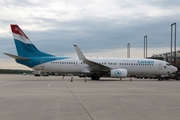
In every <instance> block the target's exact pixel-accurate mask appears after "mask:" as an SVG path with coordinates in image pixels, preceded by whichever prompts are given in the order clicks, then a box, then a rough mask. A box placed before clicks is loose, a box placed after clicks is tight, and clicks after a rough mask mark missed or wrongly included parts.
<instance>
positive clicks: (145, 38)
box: [144, 35, 147, 58]
mask: <svg viewBox="0 0 180 120" xmlns="http://www.w3.org/2000/svg"><path fill="white" fill-rule="evenodd" d="M144 58H147V35H146V36H144Z"/></svg>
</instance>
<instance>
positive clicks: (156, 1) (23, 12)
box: [0, 0, 180, 58]
mask: <svg viewBox="0 0 180 120" xmlns="http://www.w3.org/2000/svg"><path fill="white" fill-rule="evenodd" d="M179 5H180V2H179V1H178V0H174V1H173V2H172V1H170V0H151V1H144V0H136V1H130V0H123V1H122V0H111V1H108V0H86V1H82V0H76V1H74V0H64V1H57V0H52V1H51V2H49V1H48V0H43V1H42V0H24V1H20V0H7V1H0V7H1V11H2V12H0V17H1V21H0V26H1V27H0V41H1V46H0V51H2V52H9V53H13V54H16V49H15V46H14V42H13V39H12V34H11V30H10V27H9V24H11V23H15V24H18V25H19V26H20V27H21V28H22V29H23V31H25V33H26V34H27V35H28V37H29V38H30V39H31V41H32V42H33V43H34V44H35V45H36V46H37V47H38V48H39V49H40V50H42V51H45V52H48V53H52V54H57V55H73V54H74V53H75V50H74V48H73V44H77V45H79V47H80V48H81V49H82V50H83V51H84V52H85V53H92V54H95V53H97V52H98V53H99V54H100V53H101V52H102V53H103V54H105V53H108V51H116V50H117V51H118V50H120V51H126V46H127V43H131V48H132V49H133V50H134V51H136V50H139V52H140V53H141V52H142V50H143V44H144V43H143V42H144V41H143V40H144V36H145V35H147V36H148V48H149V50H153V49H162V50H164V52H169V51H170V25H171V24H172V23H174V22H176V23H177V41H178V35H179V34H180V31H179V29H180V27H179V25H178V24H179V22H180V18H179V17H178V16H179V15H180V8H179ZM49 46H53V47H49ZM178 46H180V44H179V42H177V47H178ZM164 48H167V49H164ZM104 51H105V52H104ZM154 52H156V51H154ZM157 52H158V51H157ZM133 54H134V55H136V56H137V57H142V55H138V54H136V53H133ZM148 55H149V54H148ZM107 56H113V55H112V54H107ZM149 56H150V55H149ZM0 57H1V58H6V57H5V56H4V55H2V54H1V55H0Z"/></svg>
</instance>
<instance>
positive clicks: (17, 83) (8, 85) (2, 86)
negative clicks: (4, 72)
mask: <svg viewBox="0 0 180 120" xmlns="http://www.w3.org/2000/svg"><path fill="white" fill-rule="evenodd" d="M14 84H18V82H15V83H9V84H4V85H0V88H1V87H5V86H9V85H14Z"/></svg>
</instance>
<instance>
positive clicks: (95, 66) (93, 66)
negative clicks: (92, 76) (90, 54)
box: [74, 45, 111, 71]
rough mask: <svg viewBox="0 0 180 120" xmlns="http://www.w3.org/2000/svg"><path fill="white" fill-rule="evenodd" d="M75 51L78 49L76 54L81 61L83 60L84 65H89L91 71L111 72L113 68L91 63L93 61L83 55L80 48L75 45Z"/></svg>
mask: <svg viewBox="0 0 180 120" xmlns="http://www.w3.org/2000/svg"><path fill="white" fill-rule="evenodd" d="M74 47H75V49H76V52H77V55H78V57H79V59H80V60H82V61H83V62H84V63H86V64H87V65H89V68H88V69H89V70H90V71H108V70H110V69H111V68H109V67H107V66H105V65H102V64H99V63H97V62H94V61H91V60H88V59H87V58H86V57H85V56H84V55H83V53H82V52H81V50H80V49H79V47H78V46H77V45H74Z"/></svg>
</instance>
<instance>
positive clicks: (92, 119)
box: [64, 82, 94, 120]
mask: <svg viewBox="0 0 180 120" xmlns="http://www.w3.org/2000/svg"><path fill="white" fill-rule="evenodd" d="M64 84H65V85H66V87H67V88H68V89H69V91H70V92H71V94H72V95H73V96H74V97H75V98H76V100H77V101H78V102H79V104H80V105H81V106H82V108H83V109H84V110H85V111H86V113H87V114H88V115H89V117H90V118H91V120H94V118H93V117H92V116H91V114H90V113H89V112H88V110H87V109H86V108H85V107H84V105H83V104H82V103H81V102H80V100H79V99H78V98H77V97H76V95H75V94H74V93H73V91H72V90H71V89H70V88H69V87H68V85H67V84H66V83H65V82H64Z"/></svg>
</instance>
